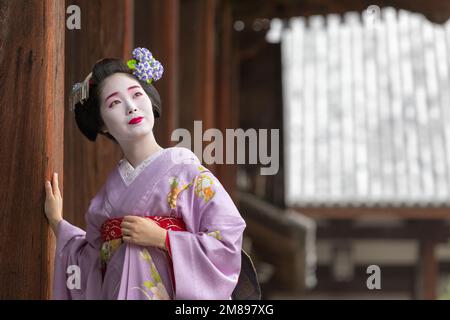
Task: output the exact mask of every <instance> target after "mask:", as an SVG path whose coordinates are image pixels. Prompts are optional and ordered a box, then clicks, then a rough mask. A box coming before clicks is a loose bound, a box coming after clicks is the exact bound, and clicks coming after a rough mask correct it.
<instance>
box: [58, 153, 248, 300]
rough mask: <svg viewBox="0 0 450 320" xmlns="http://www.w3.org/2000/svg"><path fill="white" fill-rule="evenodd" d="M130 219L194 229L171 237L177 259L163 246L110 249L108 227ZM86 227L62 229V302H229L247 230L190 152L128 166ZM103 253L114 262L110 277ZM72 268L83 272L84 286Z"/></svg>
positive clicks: (96, 203) (114, 176) (120, 169)
mask: <svg viewBox="0 0 450 320" xmlns="http://www.w3.org/2000/svg"><path fill="white" fill-rule="evenodd" d="M125 215H137V216H171V217H177V218H183V219H184V222H185V224H186V229H187V231H168V234H169V240H170V248H171V254H172V257H171V258H170V257H169V255H168V253H167V251H165V250H162V249H159V248H155V247H141V246H138V245H132V244H125V243H123V244H120V243H117V242H116V243H107V244H106V245H103V246H102V244H103V240H102V238H101V234H100V230H101V226H102V224H103V223H104V222H105V221H106V220H107V219H110V218H118V217H123V216H125ZM86 222H87V230H86V232H85V231H84V230H82V229H80V228H78V227H76V226H74V225H72V224H70V223H69V222H67V221H66V220H63V221H61V222H60V223H59V225H58V230H57V232H58V236H57V248H56V256H55V275H54V291H53V298H54V299H229V298H230V297H231V294H232V292H233V289H234V288H235V287H236V283H237V281H238V277H239V273H240V269H241V247H242V238H243V232H244V229H245V227H246V224H245V222H244V220H243V219H242V217H241V215H240V213H239V212H238V210H237V208H236V206H235V205H234V203H233V201H232V199H231V198H230V196H229V195H228V193H227V192H226V191H225V189H224V188H223V186H222V185H221V184H220V182H219V181H218V180H217V178H215V177H214V175H213V174H212V173H211V172H210V171H209V170H207V169H206V168H205V167H203V166H202V165H201V164H200V162H199V160H198V158H197V157H196V156H195V154H194V153H192V152H191V151H190V150H188V149H186V148H180V147H173V148H167V149H163V150H162V151H160V152H158V153H155V154H153V155H152V156H150V157H149V158H148V159H146V160H145V161H143V162H142V163H141V164H140V165H139V166H138V167H136V168H133V167H132V166H131V165H130V164H129V163H128V161H126V160H121V162H120V163H119V164H118V166H117V167H116V168H115V169H114V170H113V171H112V172H111V174H110V175H109V177H108V179H107V181H106V184H105V185H104V186H103V187H102V188H101V190H100V191H99V192H98V194H97V195H96V196H95V197H94V198H93V199H92V201H91V203H90V206H89V209H88V211H87V213H86ZM102 248H103V249H102ZM101 249H102V254H103V257H104V256H108V257H109V261H108V263H107V269H106V273H105V276H104V279H102V272H101ZM170 259H171V260H170ZM170 261H172V263H173V275H174V279H173V280H172V279H171V271H170V268H171V265H170ZM70 266H75V268H79V269H78V270H79V271H80V272H79V275H80V278H79V287H75V288H74V287H73V284H74V283H76V282H71V281H72V280H73V277H72V278H70V277H71V276H73V275H74V274H75V273H73V272H69V273H68V272H67V271H68V268H69V267H70ZM72 268H73V267H72ZM69 270H73V269H69ZM68 280H69V281H68ZM68 282H69V284H70V283H72V286H70V285H69V286H68ZM174 284H175V287H174Z"/></svg>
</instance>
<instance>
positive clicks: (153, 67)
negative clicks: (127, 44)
mask: <svg viewBox="0 0 450 320" xmlns="http://www.w3.org/2000/svg"><path fill="white" fill-rule="evenodd" d="M132 55H133V58H134V59H131V60H128V61H127V65H128V68H130V69H131V70H133V74H134V75H135V76H136V77H137V78H138V79H139V80H142V81H145V82H147V83H148V84H151V83H152V82H153V81H158V80H159V79H161V77H162V74H163V72H164V68H163V66H162V64H161V63H160V62H159V61H158V60H156V59H155V58H154V57H153V55H152V53H151V52H150V51H149V50H148V49H147V48H139V47H138V48H135V49H134V50H133V52H132Z"/></svg>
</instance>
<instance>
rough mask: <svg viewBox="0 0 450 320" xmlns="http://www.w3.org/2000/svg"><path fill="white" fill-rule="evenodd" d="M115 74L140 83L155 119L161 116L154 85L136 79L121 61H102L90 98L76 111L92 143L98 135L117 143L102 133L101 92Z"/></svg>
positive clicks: (78, 121)
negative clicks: (124, 75) (126, 76)
mask: <svg viewBox="0 0 450 320" xmlns="http://www.w3.org/2000/svg"><path fill="white" fill-rule="evenodd" d="M115 73H125V74H128V75H130V77H132V78H133V79H135V80H136V81H138V82H139V84H140V85H141V86H142V88H143V89H144V91H145V93H146V94H147V95H148V97H149V98H150V101H151V102H152V107H153V116H154V117H155V119H156V118H159V117H160V116H161V98H160V96H159V93H158V91H157V90H156V88H155V87H154V86H153V85H151V84H148V83H147V82H145V81H142V80H139V79H138V78H136V76H135V75H133V71H132V70H131V69H130V68H129V67H128V66H127V64H126V63H125V62H124V61H122V60H121V59H114V58H106V59H102V60H100V61H98V62H97V63H96V64H95V65H94V68H93V69H92V78H91V84H90V85H89V98H88V99H87V100H86V101H84V103H83V104H81V103H80V102H78V103H77V104H76V105H75V109H74V111H75V121H76V123H77V126H78V129H80V131H81V133H83V135H84V136H86V138H88V139H89V140H91V141H95V139H96V138H97V134H101V135H104V136H106V137H107V138H109V139H111V140H113V141H114V142H116V143H117V141H116V139H115V138H114V137H113V136H112V135H111V134H110V133H108V132H102V131H101V129H102V127H103V126H104V122H103V119H102V117H101V114H100V92H101V90H102V88H103V84H104V82H103V81H104V80H105V79H106V78H107V77H109V76H110V75H113V74H115Z"/></svg>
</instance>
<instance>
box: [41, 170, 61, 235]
mask: <svg viewBox="0 0 450 320" xmlns="http://www.w3.org/2000/svg"><path fill="white" fill-rule="evenodd" d="M45 193H46V198H45V215H46V216H47V219H48V222H49V223H50V226H51V227H52V229H53V232H54V233H55V235H56V228H57V226H58V223H59V222H60V221H61V220H62V218H63V217H62V208H63V200H62V197H61V192H60V191H59V186H58V174H57V173H53V178H52V183H50V181H48V180H47V181H45Z"/></svg>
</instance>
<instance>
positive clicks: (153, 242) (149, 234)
mask: <svg viewBox="0 0 450 320" xmlns="http://www.w3.org/2000/svg"><path fill="white" fill-rule="evenodd" d="M120 227H121V228H122V234H123V241H124V242H127V243H133V244H137V245H140V246H145V247H147V246H152V247H157V248H161V249H165V248H166V235H167V230H166V229H164V228H161V227H160V226H159V225H158V224H157V223H156V222H154V221H153V220H151V219H147V218H143V217H138V216H125V217H124V218H123V220H122V224H121V225H120Z"/></svg>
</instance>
